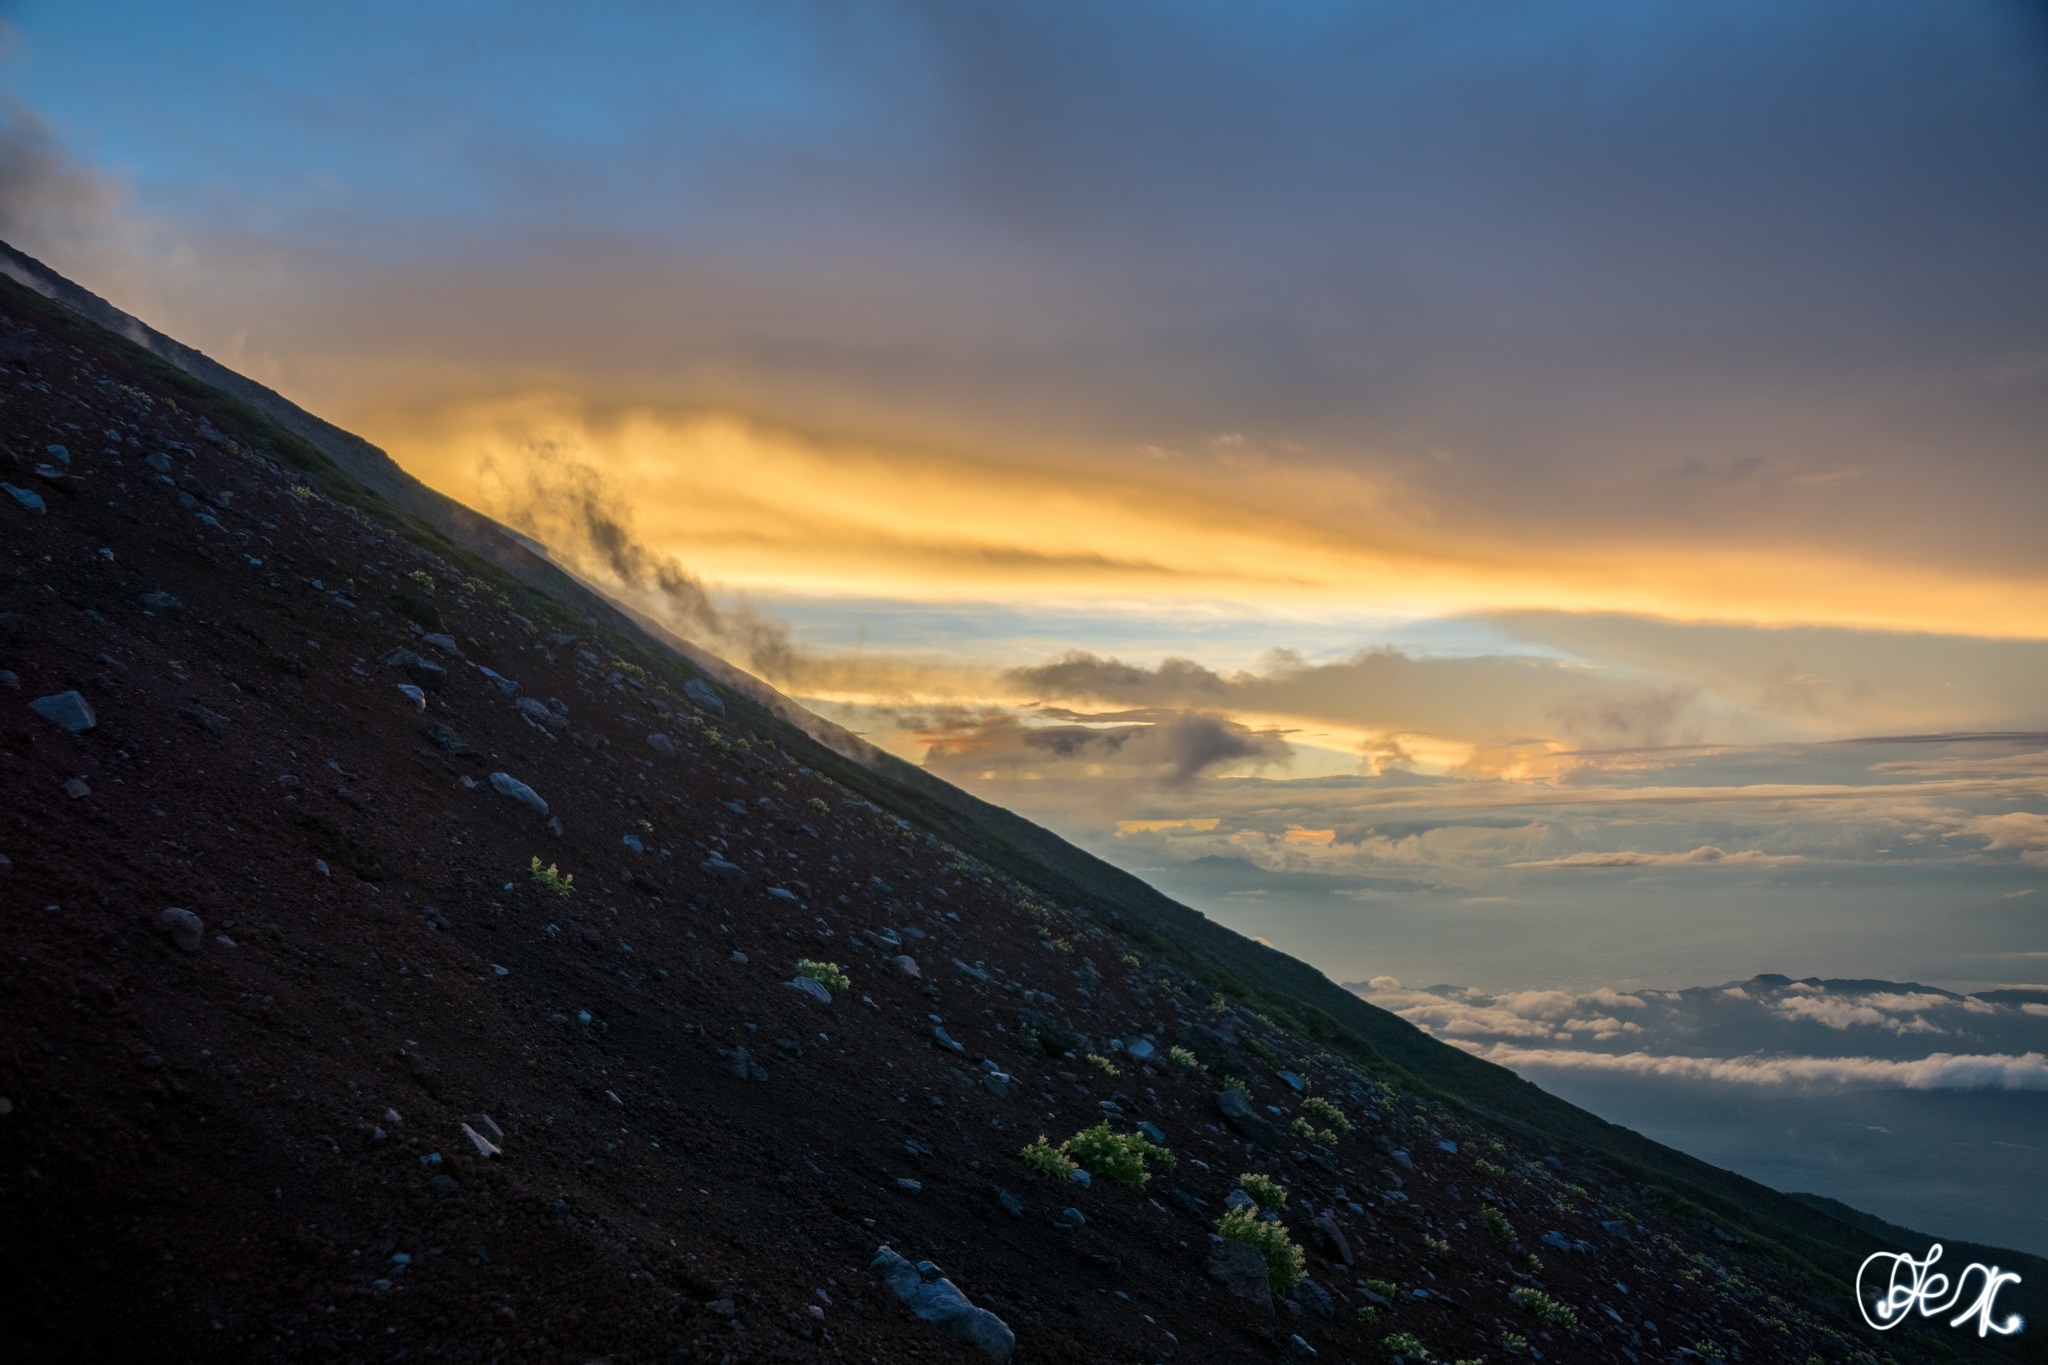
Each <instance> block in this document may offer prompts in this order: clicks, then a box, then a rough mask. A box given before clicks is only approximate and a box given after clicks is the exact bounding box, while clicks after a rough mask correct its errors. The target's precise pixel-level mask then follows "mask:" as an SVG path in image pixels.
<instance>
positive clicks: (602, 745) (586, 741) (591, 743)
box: [569, 730, 612, 749]
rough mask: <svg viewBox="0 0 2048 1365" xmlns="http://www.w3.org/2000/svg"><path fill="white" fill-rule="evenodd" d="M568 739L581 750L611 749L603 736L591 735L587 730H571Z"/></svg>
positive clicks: (610, 744)
mask: <svg viewBox="0 0 2048 1365" xmlns="http://www.w3.org/2000/svg"><path fill="white" fill-rule="evenodd" d="M569 739H570V740H571V742H573V743H574V744H575V745H576V746H577V747H578V748H581V749H609V748H611V747H612V742H611V741H610V740H608V739H606V738H605V737H604V736H603V735H598V734H592V733H591V732H590V731H588V730H571V731H570V732H569Z"/></svg>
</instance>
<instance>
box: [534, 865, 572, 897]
mask: <svg viewBox="0 0 2048 1365" xmlns="http://www.w3.org/2000/svg"><path fill="white" fill-rule="evenodd" d="M526 870H527V871H528V872H530V873H532V874H533V881H534V885H536V886H538V887H540V889H541V890H543V891H552V892H554V893H555V894H556V895H557V896H567V895H569V894H571V893H572V892H574V891H575V890H576V886H575V882H576V878H575V877H574V876H573V875H572V874H570V873H567V872H564V871H562V870H561V869H560V868H558V867H556V866H555V865H554V864H553V863H549V864H548V865H547V866H546V867H542V866H541V865H540V859H539V858H538V857H536V858H535V859H534V860H533V861H532V862H530V863H528V864H527V865H526Z"/></svg>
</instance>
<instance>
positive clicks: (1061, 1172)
mask: <svg viewBox="0 0 2048 1365" xmlns="http://www.w3.org/2000/svg"><path fill="white" fill-rule="evenodd" d="M1017 1155H1018V1156H1021V1157H1023V1158H1024V1164H1025V1165H1027V1166H1029V1167H1030V1168H1031V1169H1032V1170H1034V1171H1037V1172H1038V1173H1039V1174H1040V1175H1044V1176H1051V1177H1052V1178H1053V1179H1054V1180H1066V1179H1069V1178H1071V1177H1072V1176H1073V1174H1074V1172H1075V1171H1077V1170H1079V1169H1080V1167H1079V1166H1078V1165H1077V1164H1076V1163H1075V1161H1074V1159H1073V1158H1072V1157H1070V1156H1068V1155H1067V1152H1066V1148H1065V1145H1064V1144H1062V1145H1061V1146H1058V1147H1055V1146H1053V1145H1052V1144H1051V1143H1050V1142H1047V1141H1046V1140H1045V1134H1043V1133H1040V1134H1039V1135H1038V1141H1036V1142H1034V1143H1032V1144H1031V1145H1030V1146H1029V1147H1026V1148H1025V1149H1024V1150H1023V1151H1021V1152H1019V1153H1017Z"/></svg>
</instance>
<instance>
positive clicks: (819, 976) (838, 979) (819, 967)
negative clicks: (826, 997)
mask: <svg viewBox="0 0 2048 1365" xmlns="http://www.w3.org/2000/svg"><path fill="white" fill-rule="evenodd" d="M796 974H797V975H798V976H808V977H809V978H810V979H811V980H813V981H815V982H817V983H818V984H819V985H820V986H823V987H824V988H825V989H826V990H828V991H844V990H846V989H847V988H849V987H850V986H852V985H853V981H852V979H851V978H850V977H848V976H847V975H846V973H845V972H842V971H840V970H839V964H838V963H837V962H814V961H812V960H811V959H810V958H805V959H804V960H803V961H801V962H799V963H797V964H796Z"/></svg>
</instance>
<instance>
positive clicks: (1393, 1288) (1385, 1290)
mask: <svg viewBox="0 0 2048 1365" xmlns="http://www.w3.org/2000/svg"><path fill="white" fill-rule="evenodd" d="M1365 1287H1366V1288H1367V1289H1370V1290H1371V1291H1372V1292H1373V1293H1375V1294H1377V1295H1379V1296H1380V1297H1381V1298H1383V1299H1385V1300H1386V1301H1387V1302H1389V1303H1392V1302H1393V1301H1394V1295H1396V1294H1398V1293H1400V1292H1401V1287H1400V1286H1399V1285H1397V1284H1395V1283H1394V1282H1393V1281H1392V1280H1367V1281H1366V1282H1365Z"/></svg>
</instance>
